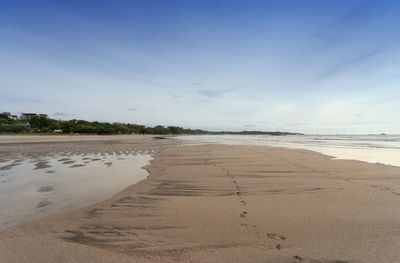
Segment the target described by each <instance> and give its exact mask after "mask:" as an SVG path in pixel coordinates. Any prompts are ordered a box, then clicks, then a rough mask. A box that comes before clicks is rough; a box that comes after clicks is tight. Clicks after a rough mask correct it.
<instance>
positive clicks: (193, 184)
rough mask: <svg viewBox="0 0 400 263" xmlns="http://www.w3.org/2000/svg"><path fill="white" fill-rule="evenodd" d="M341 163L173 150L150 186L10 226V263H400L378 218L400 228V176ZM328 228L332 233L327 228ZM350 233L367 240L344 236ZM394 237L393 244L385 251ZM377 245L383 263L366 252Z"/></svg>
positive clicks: (294, 154)
mask: <svg viewBox="0 0 400 263" xmlns="http://www.w3.org/2000/svg"><path fill="white" fill-rule="evenodd" d="M332 161H333V160H332V159H330V158H329V157H327V156H324V155H322V154H320V153H317V154H316V153H313V152H311V151H308V150H287V149H279V148H267V147H253V146H226V145H201V146H185V147H175V146H171V147H166V148H163V149H162V150H161V151H160V152H158V153H156V154H155V156H154V159H153V160H151V161H150V165H149V166H147V167H145V169H146V170H147V171H148V172H149V176H148V177H147V178H146V179H145V180H142V181H140V182H138V183H137V184H134V185H131V186H128V187H127V188H126V189H125V190H123V191H122V192H120V193H117V194H116V195H114V196H113V197H112V198H110V199H107V200H105V201H103V202H100V203H98V204H95V205H92V206H89V207H86V208H81V209H78V210H75V211H72V212H69V213H66V214H61V215H55V216H51V217H46V218H42V219H38V220H35V221H32V222H29V223H26V224H22V225H19V226H16V227H12V228H11V229H10V228H9V229H6V230H5V231H4V232H2V233H1V234H0V252H1V254H2V255H3V259H6V262H39V261H40V260H38V259H45V258H46V260H45V261H40V262H54V259H57V261H58V262H67V261H66V260H65V259H66V258H68V257H69V258H71V257H72V258H73V259H74V260H77V262H131V261H132V260H138V261H139V262H154V261H156V262H171V261H180V262H200V261H203V262H244V261H246V262H293V260H295V259H296V256H297V257H298V258H297V259H298V260H299V258H301V259H302V260H301V262H313V260H314V261H315V260H320V262H324V263H325V262H335V261H334V260H342V261H340V262H366V261H368V260H369V262H390V261H389V260H391V259H392V258H391V257H392V256H395V255H394V253H395V250H393V247H394V246H396V245H399V243H398V242H399V240H398V238H397V236H396V235H394V234H393V233H390V225H391V224H392V223H393V222H392V223H390V224H389V223H388V222H386V223H385V218H386V217H384V218H382V217H381V216H380V214H379V213H378V211H379V212H380V213H381V212H382V209H384V211H386V212H385V213H384V214H385V215H386V216H387V215H388V214H390V213H391V214H392V217H391V221H395V222H397V221H398V220H399V218H400V215H399V213H398V212H396V211H393V208H392V207H391V206H390V204H391V203H393V202H394V203H393V207H396V201H395V200H398V198H400V197H399V196H398V195H397V194H399V195H400V188H399V189H397V188H396V189H387V187H389V186H393V185H396V187H397V186H400V184H398V179H397V178H396V177H395V175H396V174H398V172H399V171H400V169H398V168H396V167H386V166H380V165H375V164H368V163H363V162H354V161H347V160H346V161H344V160H334V161H335V162H332ZM375 173H377V175H376V178H374V177H371V176H373V174H375ZM388 178H390V180H389V179H388ZM200 179H201V180H200ZM388 180H389V181H388ZM235 182H236V183H235ZM388 182H391V183H390V184H388ZM393 182H395V184H394V183H393ZM365 184H367V185H365ZM388 185H389V186H388ZM371 191H372V192H371ZM393 192H394V193H393ZM238 193H239V194H238ZM315 198H317V199H315ZM340 200H342V201H340ZM346 200H347V202H345V203H343V201H346ZM366 200H370V202H371V203H370V204H368V203H365V202H366ZM374 200H376V201H374ZM385 200H386V201H385ZM242 201H243V202H242ZM322 201H324V202H322ZM378 201H379V202H380V203H382V202H388V203H387V204H388V205H389V206H388V207H383V208H382V207H380V206H379V205H378V204H377V202H378ZM279 204H280V205H279ZM311 204H313V205H312V206H311V207H309V205H311ZM329 207H331V209H328V210H327V208H329ZM363 207H369V208H368V209H367V210H364V208H363ZM311 208H312V209H311ZM360 208H361V210H359V209H360ZM310 209H311V210H310ZM338 209H339V210H338ZM354 209H355V210H358V213H354ZM264 210H266V211H264ZM267 210H271V211H274V213H272V214H271V211H270V212H268V211H267ZM178 211H179V212H178ZM304 211H308V212H304ZM244 212H246V213H244ZM309 213H311V215H312V217H309ZM296 218H297V219H296ZM307 218H308V219H307ZM344 218H347V219H346V220H345V221H343V220H344ZM368 218H369V219H368ZM128 219H129V220H128ZM310 220H311V221H310ZM360 220H361V221H360ZM365 220H367V221H369V222H370V223H372V222H374V223H373V224H372V225H369V230H368V232H370V234H369V235H368V233H367V234H366V233H364V232H363V231H362V229H359V224H360V223H361V222H362V221H365ZM371 220H372V221H371ZM308 221H310V222H309V223H307V222H308ZM327 222H330V223H329V225H330V228H329V229H328V230H326V229H325V230H323V231H322V229H324V227H323V226H324V225H325V224H326V223H327ZM379 222H380V223H379ZM299 223H300V224H301V225H302V226H303V227H299V225H298V224H299ZM310 223H312V224H311V225H310ZM343 223H345V226H346V227H345V228H346V231H345V232H343V231H344V229H343V228H342V226H341V225H342V224H343ZM382 223H384V224H383V225H382ZM387 224H388V225H387ZM254 226H256V227H254ZM374 226H375V227H374ZM378 226H379V228H378ZM320 227H322V228H320ZM302 228H305V230H307V231H306V232H303V231H302ZM347 228H349V229H347ZM316 230H318V231H316ZM360 231H361V232H360ZM347 232H348V233H347ZM28 233H29V235H31V234H34V235H35V236H36V237H28V236H27V235H28ZM349 234H351V235H354V236H358V237H359V240H353V241H352V240H351V239H349V240H348V239H347V238H344V237H343V236H342V237H341V235H345V236H348V235H349ZM310 235H311V237H310ZM306 236H309V237H308V238H307V237H306ZM385 236H386V237H385ZM388 236H389V237H391V238H392V241H393V243H392V244H385V247H383V245H384V242H383V240H384V239H385V238H386V240H387V238H388ZM283 238H284V239H283ZM372 238H374V240H375V241H374V242H376V243H378V244H377V245H376V246H377V247H379V248H380V249H381V250H382V252H381V253H379V255H372V254H371V252H370V251H368V249H369V248H368V249H367V248H363V247H362V246H360V245H359V244H358V243H360V244H364V245H365V244H368V242H370V241H371V240H372ZM306 240H308V241H306ZM379 240H382V243H381V244H380V243H379ZM355 241H357V242H355ZM15 242H17V243H15ZM18 242H22V247H24V248H30V247H32V246H33V245H34V244H36V243H40V244H42V245H45V247H46V246H50V247H51V248H52V249H54V251H57V253H51V252H49V251H43V249H41V250H40V253H39V252H37V251H32V250H31V249H28V250H27V251H24V252H23V253H22V254H23V255H25V256H28V255H29V257H30V258H31V259H37V261H34V260H31V261H26V260H23V258H21V256H20V255H19V254H21V251H20V250H19V249H20V248H21V245H18V244H19V243H18ZM34 246H35V247H36V246H37V245H34ZM332 246H333V247H334V249H333V248H332ZM367 246H368V245H367ZM18 247H19V248H18ZM61 248H62V250H61ZM52 249H50V250H52ZM46 250H48V249H46ZM3 253H5V254H3ZM71 253H72V254H76V253H77V254H78V255H79V256H77V257H74V256H71V255H70V254H71ZM39 254H40V255H39ZM67 254H68V256H67ZM381 254H382V255H381ZM210 255H212V258H210ZM372 256H380V257H377V258H380V259H379V261H373V260H372V261H371V259H372V258H373V257H372ZM1 257H2V256H0V259H1ZM102 257H105V259H104V260H102V259H101V258H102ZM52 259H53V261H52ZM7 260H8V261H7ZM294 262H300V261H294ZM336 262H339V261H336ZM392 262H394V261H392Z"/></svg>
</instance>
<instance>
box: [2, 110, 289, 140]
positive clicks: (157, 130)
mask: <svg viewBox="0 0 400 263" xmlns="http://www.w3.org/2000/svg"><path fill="white" fill-rule="evenodd" d="M0 133H2V134H9V133H44V134H49V133H68V134H70V133H72V134H77V133H78V134H100V135H102V134H157V135H167V134H268V135H288V134H293V133H287V132H263V131H242V132H230V131H223V132H210V131H205V130H201V129H185V128H182V127H177V126H168V127H164V126H162V125H157V126H155V127H148V126H145V125H138V124H130V123H117V122H114V123H108V122H98V121H85V120H75V119H74V120H55V119H51V118H47V117H43V116H39V115H38V116H34V117H32V118H30V119H17V120H16V119H11V118H9V117H8V116H7V115H2V114H0Z"/></svg>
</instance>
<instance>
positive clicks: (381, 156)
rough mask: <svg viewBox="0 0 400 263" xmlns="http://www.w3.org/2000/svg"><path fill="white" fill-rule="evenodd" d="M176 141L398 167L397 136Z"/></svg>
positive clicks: (399, 148) (204, 137) (399, 138)
mask: <svg viewBox="0 0 400 263" xmlns="http://www.w3.org/2000/svg"><path fill="white" fill-rule="evenodd" d="M176 138H178V139H181V140H185V141H189V142H191V143H193V144H205V143H212V144H214V143H215V144H229V145H259V146H270V147H284V148H289V149H306V150H311V151H316V152H320V153H322V154H325V155H328V156H331V157H333V158H337V159H348V160H359V161H364V162H369V163H381V164H386V165H393V166H400V135H285V136H271V135H188V136H179V137H176Z"/></svg>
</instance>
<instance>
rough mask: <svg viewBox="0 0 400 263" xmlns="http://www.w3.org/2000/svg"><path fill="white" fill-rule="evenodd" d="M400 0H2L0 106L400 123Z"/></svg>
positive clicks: (265, 126)
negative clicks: (398, 0) (399, 0)
mask: <svg viewBox="0 0 400 263" xmlns="http://www.w3.org/2000/svg"><path fill="white" fill-rule="evenodd" d="M399 13H400V3H398V2H397V1H361V0H358V1H355V0H349V1H336V0H330V1H329V0H326V1H319V0H301V1H300V0H298V1H288V0H279V1H278V0H277V1H261V0H260V1H256V0H250V1H234V0H231V1H222V0H220V1H219V0H212V1H211V0H197V1H195V0H192V1H183V0H182V1H176V0H169V1H161V0H160V1H155V0H142V1H134V0H133V1H123V0H120V1H99V0H96V1H95V0H86V1H42V0H38V1H28V0H27V1H20V0H13V1H11V0H9V1H6V0H0V89H1V96H0V111H11V112H14V113H19V112H38V113H39V112H40V113H48V114H49V115H50V116H51V117H53V118H57V119H72V118H76V119H87V120H98V121H120V122H130V123H140V124H146V125H157V124H161V125H179V126H184V127H188V128H202V129H208V130H268V131H271V130H282V131H293V132H304V133H359V134H361V133H381V132H385V133H397V134H400V120H399V117H398V116H399V113H400V103H399V99H400V86H399V85H400V70H399V69H400V30H399V28H400V18H399V15H398V14H399Z"/></svg>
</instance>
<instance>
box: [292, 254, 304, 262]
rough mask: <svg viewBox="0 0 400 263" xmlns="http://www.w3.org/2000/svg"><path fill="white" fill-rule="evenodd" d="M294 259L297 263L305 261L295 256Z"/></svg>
mask: <svg viewBox="0 0 400 263" xmlns="http://www.w3.org/2000/svg"><path fill="white" fill-rule="evenodd" d="M293 258H294V259H295V260H297V262H302V261H303V258H302V257H300V256H298V255H295V256H294V257H293Z"/></svg>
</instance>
